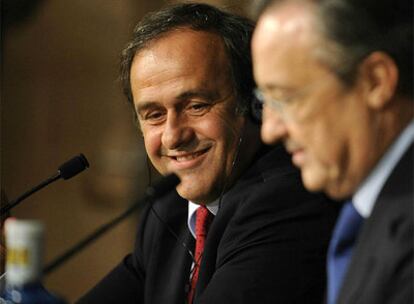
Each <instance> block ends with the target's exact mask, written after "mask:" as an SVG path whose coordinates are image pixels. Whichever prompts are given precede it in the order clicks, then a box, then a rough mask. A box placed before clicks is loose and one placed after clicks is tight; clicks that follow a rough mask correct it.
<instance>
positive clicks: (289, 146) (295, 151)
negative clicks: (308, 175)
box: [285, 142, 305, 167]
mask: <svg viewBox="0 0 414 304" xmlns="http://www.w3.org/2000/svg"><path fill="white" fill-rule="evenodd" d="M285 146H286V150H287V151H288V152H289V154H291V155H292V162H293V164H294V165H295V166H296V167H301V166H302V165H303V163H304V161H305V150H304V149H303V148H301V147H299V146H298V145H296V144H294V143H292V142H288V143H286V145H285Z"/></svg>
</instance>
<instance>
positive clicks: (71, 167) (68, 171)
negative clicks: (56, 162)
mask: <svg viewBox="0 0 414 304" xmlns="http://www.w3.org/2000/svg"><path fill="white" fill-rule="evenodd" d="M86 168H89V163H88V160H87V159H86V157H85V155H83V154H82V153H81V154H79V155H77V156H75V157H74V158H72V159H70V160H68V161H67V162H65V163H64V164H63V165H61V166H60V167H59V168H58V171H59V174H60V177H62V178H63V179H69V178H71V177H73V176H75V175H76V174H78V173H80V172H82V171H83V170H85V169H86Z"/></svg>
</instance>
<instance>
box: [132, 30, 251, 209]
mask: <svg viewBox="0 0 414 304" xmlns="http://www.w3.org/2000/svg"><path fill="white" fill-rule="evenodd" d="M230 75H231V74H230V66H229V60H228V58H227V55H226V52H225V49H224V45H223V42H222V40H221V39H220V38H219V37H218V36H217V35H214V34H212V33H207V32H196V31H191V30H180V31H173V32H171V33H168V34H167V35H166V36H164V37H162V38H160V39H158V40H156V41H155V42H153V43H151V44H150V45H149V46H148V47H147V48H145V49H143V50H140V51H139V52H138V53H137V54H136V56H135V58H134V60H133V63H132V67H131V88H132V94H133V99H134V106H135V109H136V112H137V115H138V119H139V123H140V127H141V130H142V133H143V136H144V142H145V148H146V150H147V153H148V156H149V158H150V159H151V162H152V163H153V165H154V166H155V168H156V169H157V170H158V171H159V172H160V173H161V174H167V173H170V172H174V173H176V174H177V175H178V176H179V177H180V179H181V184H180V185H179V186H178V188H177V191H178V193H179V194H180V195H181V196H182V197H184V198H186V199H188V200H191V201H193V202H196V203H209V202H211V201H213V200H215V199H216V198H217V197H218V196H219V194H220V192H221V190H222V188H223V185H224V183H225V182H226V181H227V179H228V178H229V176H230V173H231V171H232V162H233V159H234V155H235V151H236V149H237V145H238V141H239V137H240V135H241V130H242V128H243V125H244V122H245V119H244V117H242V116H240V115H238V114H236V113H237V110H236V98H235V92H234V89H233V86H232V79H231V76H230Z"/></svg>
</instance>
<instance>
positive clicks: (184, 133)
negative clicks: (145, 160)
mask: <svg viewBox="0 0 414 304" xmlns="http://www.w3.org/2000/svg"><path fill="white" fill-rule="evenodd" d="M193 137H194V131H193V129H192V128H191V127H190V126H188V124H187V123H186V122H185V121H184V120H182V119H180V118H179V117H178V116H177V115H176V114H169V115H168V117H167V120H166V122H165V127H164V130H163V133H162V136H161V143H162V145H163V146H164V147H165V148H167V149H169V150H174V149H177V148H179V147H182V146H184V145H186V144H188V143H190V142H191V141H192V140H193Z"/></svg>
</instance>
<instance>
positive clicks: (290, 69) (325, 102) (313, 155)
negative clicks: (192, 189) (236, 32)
mask: <svg viewBox="0 0 414 304" xmlns="http://www.w3.org/2000/svg"><path fill="white" fill-rule="evenodd" d="M311 12H312V10H311V8H310V7H307V6H305V5H304V4H303V3H296V5H295V4H284V5H281V6H280V7H277V8H271V9H270V10H269V11H268V12H265V14H264V15H263V16H262V17H261V19H260V20H259V23H258V26H257V28H256V30H255V33H254V37H253V48H252V50H253V66H254V74H255V79H256V82H257V84H258V86H259V88H260V89H261V91H262V92H263V94H264V96H265V97H267V101H268V103H269V106H265V107H264V113H263V125H262V138H263V140H264V141H265V142H267V143H275V142H277V141H279V140H282V141H284V143H285V146H286V147H287V150H288V151H289V152H290V153H292V160H293V162H294V164H295V165H296V166H298V167H299V168H300V169H301V174H302V179H303V182H304V184H305V186H306V188H307V189H308V190H311V191H324V192H326V193H327V194H328V195H330V196H331V197H333V198H345V197H347V196H349V195H352V193H353V192H354V191H355V190H356V189H357V187H358V185H359V184H360V183H361V181H362V180H363V179H364V178H365V177H366V175H367V174H368V172H370V170H371V168H372V167H373V165H374V164H375V162H376V161H377V160H378V158H379V156H380V155H381V153H382V151H383V150H384V144H383V143H382V138H381V137H382V136H385V133H382V134H381V130H380V129H379V127H380V126H381V124H382V121H385V119H383V118H384V117H385V115H383V114H378V113H380V112H381V111H380V110H379V109H374V107H373V106H372V103H371V104H370V102H371V100H372V99H373V96H374V93H375V90H377V84H376V83H374V82H373V81H372V79H375V77H376V76H375V74H374V73H371V72H370V73H371V74H369V75H370V77H365V76H364V75H365V74H361V75H359V76H358V78H357V80H356V82H355V84H354V85H353V86H352V87H346V86H345V85H344V83H343V82H342V81H340V80H339V79H338V77H337V76H336V75H335V74H334V73H333V72H332V70H331V69H330V68H328V66H327V64H324V61H323V60H321V58H322V57H321V54H323V53H321V46H322V47H325V46H326V43H327V42H326V41H324V40H323V38H322V37H321V36H319V34H318V31H317V27H316V26H315V22H314V19H313V15H312V13H311ZM322 51H323V50H322ZM328 59H329V58H328ZM366 70H367V71H368V68H367V69H366ZM373 71H374V72H375V70H373ZM367 74H368V72H367ZM374 76H375V77H374ZM377 91H378V90H377ZM271 100H279V101H281V102H280V104H282V106H283V107H282V108H283V109H281V110H280V109H279V110H277V109H275V108H272V107H271V106H270V105H271V103H272V102H271ZM376 112H378V113H376ZM384 112H385V111H384ZM381 115H383V116H381ZM384 142H386V141H385V140H384Z"/></svg>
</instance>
